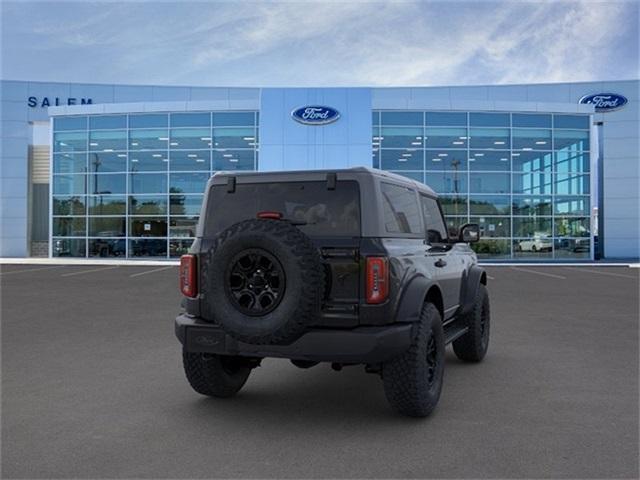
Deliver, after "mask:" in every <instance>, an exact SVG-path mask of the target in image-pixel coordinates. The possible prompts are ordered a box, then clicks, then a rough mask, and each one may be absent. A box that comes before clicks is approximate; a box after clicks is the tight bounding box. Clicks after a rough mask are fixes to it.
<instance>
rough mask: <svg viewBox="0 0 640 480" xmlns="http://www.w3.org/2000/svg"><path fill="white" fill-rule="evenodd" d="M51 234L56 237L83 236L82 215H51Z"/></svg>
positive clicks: (83, 220)
mask: <svg viewBox="0 0 640 480" xmlns="http://www.w3.org/2000/svg"><path fill="white" fill-rule="evenodd" d="M53 235H54V236H58V237H84V236H85V235H86V223H85V218H84V217H53Z"/></svg>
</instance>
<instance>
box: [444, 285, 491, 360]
mask: <svg viewBox="0 0 640 480" xmlns="http://www.w3.org/2000/svg"><path fill="white" fill-rule="evenodd" d="M490 320H491V309H490V306H489V294H488V292H487V287H485V286H484V285H483V284H480V285H478V291H477V292H476V298H475V300H474V302H473V309H472V310H471V311H470V312H469V313H468V314H466V315H465V316H464V318H463V322H464V323H465V324H466V326H467V327H468V328H469V330H468V332H467V333H465V334H464V335H463V336H461V337H460V338H458V339H457V340H454V341H453V351H454V352H455V354H456V356H457V357H458V358H459V359H460V360H464V361H465V362H480V361H482V359H483V358H484V357H485V355H486V354H487V350H488V348H489V332H490V327H491V321H490Z"/></svg>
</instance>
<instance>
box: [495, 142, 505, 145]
mask: <svg viewBox="0 0 640 480" xmlns="http://www.w3.org/2000/svg"><path fill="white" fill-rule="evenodd" d="M493 144H494V145H504V142H493Z"/></svg>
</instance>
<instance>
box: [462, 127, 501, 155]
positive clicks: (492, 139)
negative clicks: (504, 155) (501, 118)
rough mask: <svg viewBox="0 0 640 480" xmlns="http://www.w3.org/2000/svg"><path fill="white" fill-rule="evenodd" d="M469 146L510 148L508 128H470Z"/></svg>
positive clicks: (497, 148)
mask: <svg viewBox="0 0 640 480" xmlns="http://www.w3.org/2000/svg"><path fill="white" fill-rule="evenodd" d="M469 133H470V136H471V148H490V149H496V150H505V149H507V150H508V149H509V148H511V141H510V139H509V129H508V128H472V129H470V132H469Z"/></svg>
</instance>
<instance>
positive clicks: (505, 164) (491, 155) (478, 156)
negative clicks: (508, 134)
mask: <svg viewBox="0 0 640 480" xmlns="http://www.w3.org/2000/svg"><path fill="white" fill-rule="evenodd" d="M510 168H511V162H509V152H492V151H490V150H484V151H483V150H471V151H470V152H469V170H476V171H482V170H485V171H508V170H509V169H510Z"/></svg>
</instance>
